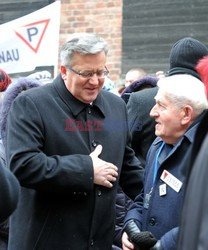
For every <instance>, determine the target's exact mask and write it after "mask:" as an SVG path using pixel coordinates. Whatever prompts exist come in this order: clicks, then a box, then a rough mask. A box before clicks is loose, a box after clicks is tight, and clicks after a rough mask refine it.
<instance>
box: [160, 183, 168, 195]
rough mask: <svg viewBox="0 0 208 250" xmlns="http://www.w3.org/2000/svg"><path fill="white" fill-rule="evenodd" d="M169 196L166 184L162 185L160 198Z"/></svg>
mask: <svg viewBox="0 0 208 250" xmlns="http://www.w3.org/2000/svg"><path fill="white" fill-rule="evenodd" d="M166 194H167V188H166V184H165V183H164V184H162V185H160V186H159V195H160V196H164V195H166Z"/></svg>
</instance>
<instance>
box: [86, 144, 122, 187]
mask: <svg viewBox="0 0 208 250" xmlns="http://www.w3.org/2000/svg"><path fill="white" fill-rule="evenodd" d="M101 152H102V146H101V145H98V146H97V147H96V148H95V150H94V151H93V152H92V153H91V154H90V157H91V158H92V162H93V169H94V183H95V184H97V185H101V186H104V187H107V188H112V187H113V182H115V181H116V178H117V176H118V168H117V167H116V166H115V165H114V164H112V163H110V162H107V161H103V160H101V159H100V158H99V157H98V156H99V155H100V154H101Z"/></svg>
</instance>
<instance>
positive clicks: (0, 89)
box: [0, 69, 12, 105]
mask: <svg viewBox="0 0 208 250" xmlns="http://www.w3.org/2000/svg"><path fill="white" fill-rule="evenodd" d="M11 82H12V80H11V78H10V76H9V75H8V74H7V73H6V72H5V71H4V70H3V69H0V105H1V100H2V97H3V93H4V91H5V90H6V89H7V87H8V86H9V84H10V83H11Z"/></svg>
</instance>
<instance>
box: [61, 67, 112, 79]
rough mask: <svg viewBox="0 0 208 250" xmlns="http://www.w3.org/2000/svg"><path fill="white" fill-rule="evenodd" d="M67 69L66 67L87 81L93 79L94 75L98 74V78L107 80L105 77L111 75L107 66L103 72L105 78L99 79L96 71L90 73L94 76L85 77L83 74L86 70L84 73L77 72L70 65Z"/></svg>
mask: <svg viewBox="0 0 208 250" xmlns="http://www.w3.org/2000/svg"><path fill="white" fill-rule="evenodd" d="M65 67H66V68H67V69H69V70H71V71H72V72H74V73H75V74H77V75H79V76H81V77H83V78H86V79H89V78H91V77H93V75H94V74H96V76H97V78H99V79H103V78H105V76H107V75H108V74H109V70H108V68H107V67H106V66H105V70H104V71H103V74H104V76H103V77H99V76H98V75H97V72H96V71H90V70H89V72H92V73H93V75H92V76H83V75H82V74H83V72H84V71H85V70H83V71H77V70H75V69H73V68H71V67H70V66H69V65H66V66H65Z"/></svg>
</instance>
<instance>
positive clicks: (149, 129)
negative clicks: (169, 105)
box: [127, 87, 158, 166]
mask: <svg viewBox="0 0 208 250" xmlns="http://www.w3.org/2000/svg"><path fill="white" fill-rule="evenodd" d="M157 91H158V87H155V88H151V89H144V90H141V91H139V92H135V93H132V94H131V96H130V98H129V101H128V104H127V111H128V120H129V127H130V133H131V137H132V141H131V143H132V148H133V149H134V151H135V155H136V156H137V158H138V159H139V160H140V161H141V162H142V164H143V166H145V162H146V155H147V152H148V150H149V148H150V146H151V144H152V142H153V141H154V139H155V137H156V136H155V120H154V119H153V118H151V117H150V115H149V113H150V110H151V109H152V107H153V106H154V105H155V99H154V97H155V96H156V94H157Z"/></svg>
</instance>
